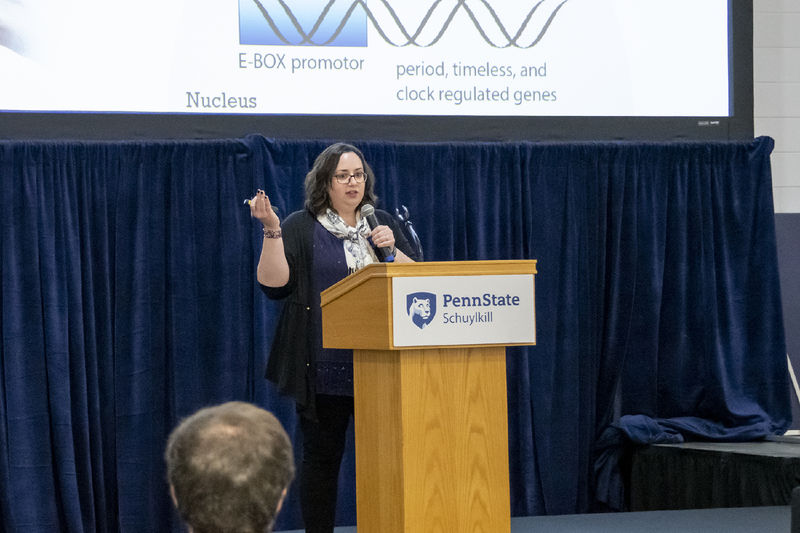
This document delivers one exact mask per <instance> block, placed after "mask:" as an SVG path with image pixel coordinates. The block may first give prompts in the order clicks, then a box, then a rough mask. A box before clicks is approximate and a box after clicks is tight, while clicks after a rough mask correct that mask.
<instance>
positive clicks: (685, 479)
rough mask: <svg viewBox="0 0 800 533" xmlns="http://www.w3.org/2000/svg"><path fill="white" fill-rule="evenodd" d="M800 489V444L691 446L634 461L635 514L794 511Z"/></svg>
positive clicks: (778, 440)
mask: <svg viewBox="0 0 800 533" xmlns="http://www.w3.org/2000/svg"><path fill="white" fill-rule="evenodd" d="M797 486H800V438H799V437H772V438H770V439H768V440H764V441H758V442H686V443H682V444H657V445H650V446H643V447H640V448H638V449H637V450H636V451H635V452H634V453H633V455H632V459H631V471H630V486H629V498H630V507H629V509H630V510H631V511H655V510H669V509H672V510H676V509H710V508H722V507H751V506H781V505H789V504H790V502H791V493H792V490H793V489H794V488H795V487H797Z"/></svg>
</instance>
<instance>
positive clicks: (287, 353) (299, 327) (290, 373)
mask: <svg viewBox="0 0 800 533" xmlns="http://www.w3.org/2000/svg"><path fill="white" fill-rule="evenodd" d="M375 216H376V217H377V218H378V222H380V223H381V224H384V225H387V226H389V227H390V228H391V229H392V232H394V238H395V247H396V248H398V249H399V250H402V251H403V253H405V254H406V255H407V256H409V257H410V258H411V259H414V260H416V258H417V257H416V254H415V253H414V251H413V250H412V248H411V246H410V245H409V243H408V240H407V239H406V237H405V235H404V234H403V231H402V229H401V228H400V226H399V224H398V223H397V221H396V220H395V219H394V217H392V216H391V215H390V214H389V213H387V212H386V211H382V210H380V209H376V210H375ZM316 220H317V219H316V217H315V216H314V215H312V214H311V213H310V212H309V211H307V210H302V211H295V212H294V213H292V214H291V215H289V216H288V217H286V220H284V221H283V223H282V224H281V231H282V233H283V246H284V250H285V252H286V260H287V262H288V263H289V281H288V283H287V284H286V285H284V286H283V287H267V286H265V285H261V284H259V285H260V286H261V290H262V291H264V293H265V294H266V295H267V296H268V297H269V298H271V299H282V298H286V301H285V302H284V305H283V309H282V311H281V314H280V317H279V318H278V326H277V329H276V331H275V338H274V339H273V341H272V348H271V349H270V355H269V361H268V362H267V370H266V378H267V379H268V380H270V381H272V382H273V383H275V384H276V385H277V386H278V390H279V391H280V392H281V393H282V394H286V395H289V396H292V397H293V398H294V400H295V403H296V405H297V410H298V411H299V412H301V413H303V414H304V415H306V416H309V417H311V418H315V411H316V409H315V405H314V390H315V389H314V383H315V375H314V366H315V365H314V363H315V355H316V354H315V351H314V347H313V346H312V344H313V335H312V334H310V332H312V331H313V329H312V328H313V327H314V324H312V323H311V310H312V308H313V307H312V306H319V305H320V297H319V294H314V280H313V274H314V269H313V268H311V265H312V264H313V261H314V247H313V243H314V223H315V222H316Z"/></svg>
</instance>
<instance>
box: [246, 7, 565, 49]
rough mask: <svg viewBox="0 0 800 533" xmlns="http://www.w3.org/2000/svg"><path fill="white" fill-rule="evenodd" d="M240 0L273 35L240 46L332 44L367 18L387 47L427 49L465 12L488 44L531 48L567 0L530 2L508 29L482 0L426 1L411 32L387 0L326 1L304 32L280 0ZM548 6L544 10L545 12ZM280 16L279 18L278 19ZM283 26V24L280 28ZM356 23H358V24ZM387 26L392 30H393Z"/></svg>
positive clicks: (364, 43)
mask: <svg viewBox="0 0 800 533" xmlns="http://www.w3.org/2000/svg"><path fill="white" fill-rule="evenodd" d="M242 1H243V2H252V3H253V4H255V8H256V9H257V10H258V13H259V14H260V16H261V18H262V19H263V20H259V21H258V23H260V24H262V25H266V26H268V27H269V30H270V32H271V34H272V36H273V37H274V38H276V39H277V41H275V42H274V43H266V42H264V43H255V42H247V43H245V42H243V43H242V44H284V45H291V46H300V45H306V46H327V45H331V44H335V43H336V41H337V39H338V38H340V36H342V34H343V32H345V31H346V28H347V27H348V23H352V22H354V21H355V20H356V19H359V20H364V21H366V20H368V21H369V22H370V23H371V24H372V26H373V28H375V30H376V31H377V33H378V35H380V36H381V38H383V40H384V41H385V42H387V43H388V44H390V45H392V46H395V47H404V46H417V47H423V48H426V47H430V46H433V45H435V44H436V43H437V42H439V40H440V39H441V38H442V37H443V36H444V35H445V33H446V32H447V29H448V28H449V27H450V25H451V23H452V22H453V19H454V17H455V16H456V15H457V14H459V13H460V12H461V11H464V12H465V13H466V15H467V17H469V20H470V21H471V22H472V25H473V26H474V27H475V29H476V30H477V32H478V33H479V34H480V36H481V37H482V38H483V39H484V41H486V43H488V44H489V45H490V46H492V47H494V48H522V49H526V48H532V47H533V46H536V45H537V44H538V43H539V42H540V41H541V40H542V38H543V37H544V35H545V33H546V32H547V30H548V28H549V27H550V25H551V24H552V22H553V20H554V19H555V17H556V15H557V14H558V12H559V10H560V9H561V8H562V7H563V6H564V4H566V3H567V2H568V0H555V2H550V1H548V0H539V1H538V2H535V3H534V4H533V5H532V6H531V7H530V9H529V10H528V12H527V14H526V15H525V16H524V17H523V19H522V22H521V23H520V25H519V28H517V29H516V31H514V32H511V31H509V29H508V28H507V27H506V26H505V25H504V24H503V22H502V21H501V20H500V17H499V16H498V14H497V12H496V11H495V9H494V8H493V7H492V5H491V4H490V3H489V2H488V1H487V0H449V1H448V0H436V1H434V2H432V3H431V5H430V7H429V8H428V11H427V13H426V14H425V16H424V17H423V18H422V20H421V22H420V23H419V25H418V26H417V28H416V29H414V30H413V31H411V30H409V29H408V28H406V25H404V24H403V22H402V21H401V20H400V17H399V16H398V14H397V11H396V10H395V9H394V8H393V7H392V6H391V4H389V2H388V0H371V1H372V2H373V5H374V6H375V7H374V8H373V9H370V8H369V7H368V6H367V3H366V1H365V0H341V1H340V0H329V1H328V3H327V4H326V5H325V6H324V7H323V8H322V9H321V11H320V13H319V16H318V17H317V18H316V20H315V21H314V23H313V25H312V27H311V28H310V29H309V30H308V31H306V29H305V28H303V25H302V24H301V23H300V21H299V19H298V17H297V16H296V14H295V13H294V12H293V11H292V8H291V7H290V6H289V5H288V3H287V2H286V1H285V0H276V1H275V2H272V3H271V4H270V8H268V7H267V6H266V4H267V2H268V0H242ZM348 1H349V2H350V3H349V5H348V4H346V2H348ZM399 1H404V0H399ZM405 1H407V0H405ZM296 9H297V8H296ZM547 10H549V12H548V11H547ZM378 12H379V14H378ZM537 12H540V13H539V15H542V13H543V14H544V16H540V17H538V20H539V21H540V26H539V27H537V28H530V29H529V25H531V23H532V20H533V19H534V16H535V15H536V14H537ZM334 13H336V14H334ZM334 16H340V17H341V19H340V20H339V21H338V22H336V21H335V20H328V19H329V18H330V17H334ZM379 19H380V20H382V21H383V24H384V25H386V24H387V23H389V22H391V23H392V24H394V25H395V26H396V30H398V31H399V35H400V37H390V35H389V33H390V31H389V29H388V28H383V27H381V22H380V21H379ZM279 20H281V21H283V22H282V23H279V22H278V21H279ZM434 20H437V21H441V20H443V23H442V25H441V28H439V29H438V30H436V29H435V28H433V29H432V28H431V27H429V25H431V24H433V21H434ZM481 20H483V24H484V25H487V23H491V24H493V25H494V27H493V28H491V30H497V31H499V35H500V37H497V36H496V35H495V36H494V37H492V36H490V35H489V33H490V31H487V29H486V28H484V26H482V25H481V24H482V23H481ZM282 25H283V27H281V26H282ZM358 25H359V26H361V24H358ZM323 28H325V29H324V30H323ZM391 29H392V30H394V29H395V28H391ZM262 30H266V28H263V27H262ZM426 30H427V31H426ZM497 31H494V33H495V34H496V33H497ZM363 33H364V37H363V43H362V44H360V46H366V29H365V27H364V29H363ZM394 33H397V32H394ZM430 34H432V36H430ZM423 35H429V37H426V38H425V39H424V40H423V37H422V36H423ZM523 35H527V36H528V38H527V40H526V41H525V42H522V38H523ZM531 35H532V37H531Z"/></svg>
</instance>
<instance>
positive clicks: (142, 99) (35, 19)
mask: <svg viewBox="0 0 800 533" xmlns="http://www.w3.org/2000/svg"><path fill="white" fill-rule="evenodd" d="M729 54H730V38H729V2H728V0H701V1H698V0H436V1H425V2H422V1H417V0H238V1H237V0H227V1H221V0H214V1H210V0H192V1H189V0H138V1H136V2H130V1H127V2H122V1H118V0H0V73H2V83H0V110H4V111H43V112H98V113H171V114H174V113H184V114H192V113H196V114H248V115H253V114H255V115H261V114H264V115H287V114H289V115H293V114H303V115H399V116H405V115H409V116H411V115H413V116H519V117H539V116H540V117H548V116H562V117H571V116H575V117H579V116H588V117H592V116H612V117H614V116H617V117H629V116H630V117H653V116H655V117H681V116H693V117H699V116H702V117H729V116H731V111H730V109H731V103H730V83H729V76H730V72H729V71H730V66H729V64H730V60H729Z"/></svg>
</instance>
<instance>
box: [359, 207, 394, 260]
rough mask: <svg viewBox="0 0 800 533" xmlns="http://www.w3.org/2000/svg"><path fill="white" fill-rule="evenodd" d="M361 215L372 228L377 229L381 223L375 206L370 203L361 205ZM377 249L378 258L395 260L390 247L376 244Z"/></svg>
mask: <svg viewBox="0 0 800 533" xmlns="http://www.w3.org/2000/svg"><path fill="white" fill-rule="evenodd" d="M361 216H363V217H364V218H366V219H367V224H369V228H370V229H375V228H377V227H378V226H380V225H381V224H380V222H378V218H377V217H376V216H375V208H374V207H372V206H371V205H370V204H364V205H362V206H361ZM375 249H376V250H377V254H378V259H380V260H381V262H382V263H392V262H394V254H392V251H391V250H390V249H389V247H387V246H375Z"/></svg>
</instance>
